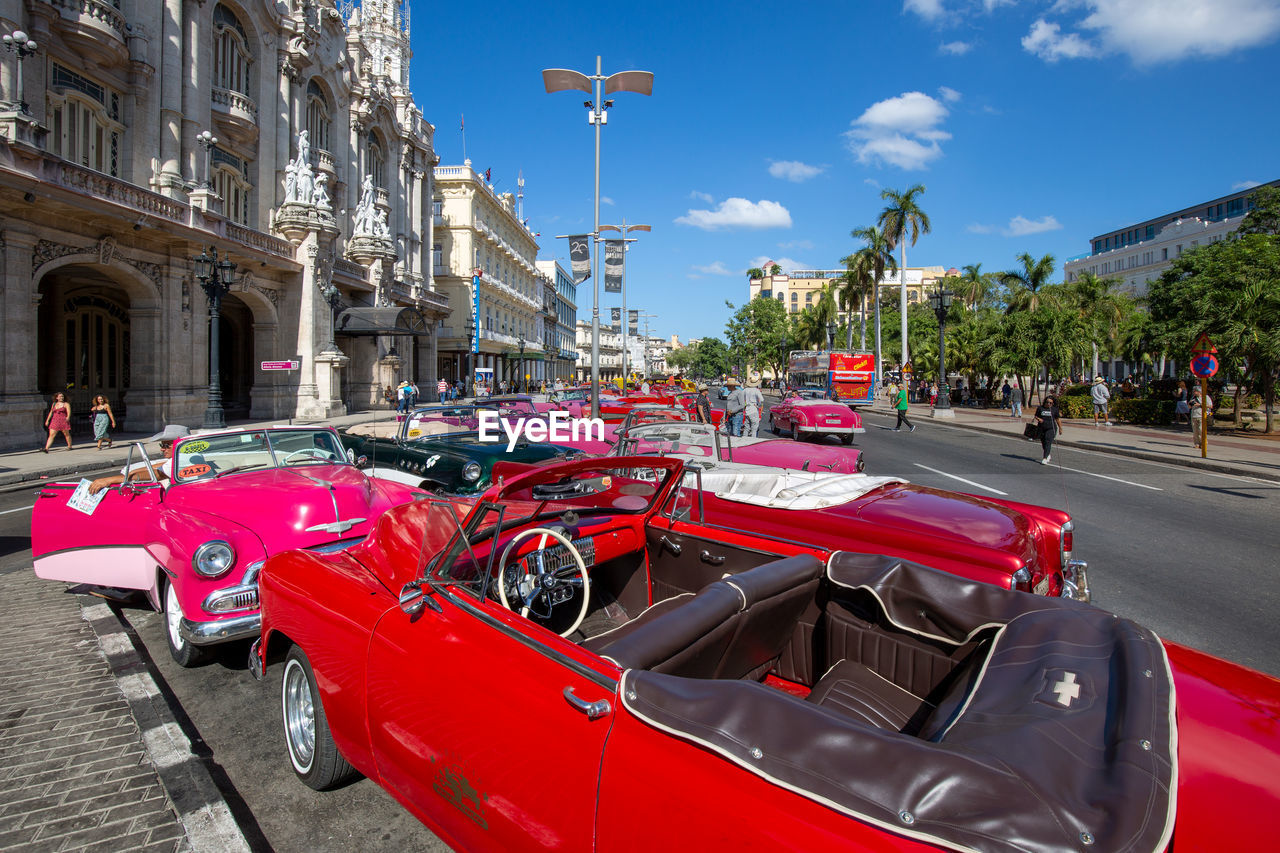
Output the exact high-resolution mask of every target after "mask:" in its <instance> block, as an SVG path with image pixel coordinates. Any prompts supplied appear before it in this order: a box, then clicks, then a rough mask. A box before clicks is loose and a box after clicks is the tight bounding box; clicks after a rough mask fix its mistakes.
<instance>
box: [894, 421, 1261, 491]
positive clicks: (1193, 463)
mask: <svg viewBox="0 0 1280 853" xmlns="http://www.w3.org/2000/svg"><path fill="white" fill-rule="evenodd" d="M872 412H874V413H875V414H878V415H885V417H893V415H892V414H891V413H887V412H883V411H881V410H879V409H872ZM932 422H933V421H926V420H924V419H923V418H921V419H920V423H932ZM945 426H949V427H955V428H956V429H967V430H970V431H972V432H985V433H987V434H989V435H1002V436H1004V437H1006V438H1012V439H1017V438H1020V436H1018V435H1015V434H1013V433H1010V432H1006V431H1005V430H1001V429H996V428H995V427H986V426H981V425H979V424H967V423H961V422H959V421H948V422H947V423H946V424H945ZM1053 443H1054V445H1055V446H1059V447H1070V448H1073V449H1075V450H1093V451H1096V452H1098V453H1109V454H1111V455H1112V456H1125V457H1128V458H1130V459H1142V460H1144V461H1147V462H1163V463H1165V464H1168V465H1181V466H1182V467H1183V468H1197V469H1199V470H1201V471H1212V472H1214V473H1215V474H1231V475H1233V476H1236V477H1250V478H1253V479H1255V480H1266V481H1268V482H1280V473H1274V474H1273V473H1271V472H1270V471H1257V470H1254V469H1253V468H1246V467H1243V466H1240V465H1229V464H1227V463H1225V462H1213V461H1211V460H1207V459H1187V458H1185V457H1182V456H1163V455H1161V454H1159V453H1147V452H1145V451H1141V450H1121V449H1120V448H1118V447H1110V446H1108V445H1105V444H1085V443H1083V442H1079V441H1067V440H1063V439H1061V438H1059V439H1055V440H1054V442H1053Z"/></svg>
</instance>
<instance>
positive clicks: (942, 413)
mask: <svg viewBox="0 0 1280 853" xmlns="http://www.w3.org/2000/svg"><path fill="white" fill-rule="evenodd" d="M955 416H956V410H955V409H953V408H951V407H950V406H947V407H946V408H945V409H943V408H940V407H938V406H934V407H933V415H932V417H935V418H954V417H955Z"/></svg>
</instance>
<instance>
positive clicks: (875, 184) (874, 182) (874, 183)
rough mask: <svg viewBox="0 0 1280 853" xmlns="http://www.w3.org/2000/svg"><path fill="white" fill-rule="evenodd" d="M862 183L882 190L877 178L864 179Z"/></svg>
mask: <svg viewBox="0 0 1280 853" xmlns="http://www.w3.org/2000/svg"><path fill="white" fill-rule="evenodd" d="M862 182H863V183H864V184H866V185H867V186H869V187H872V188H874V189H877V190H878V189H880V182H879V181H877V180H876V179H875V178H863V179H862Z"/></svg>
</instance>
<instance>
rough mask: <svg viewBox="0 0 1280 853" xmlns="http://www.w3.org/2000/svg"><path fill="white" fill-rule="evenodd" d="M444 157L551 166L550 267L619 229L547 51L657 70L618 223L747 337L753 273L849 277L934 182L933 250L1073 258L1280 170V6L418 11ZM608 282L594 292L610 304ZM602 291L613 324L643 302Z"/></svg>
mask: <svg viewBox="0 0 1280 853" xmlns="http://www.w3.org/2000/svg"><path fill="white" fill-rule="evenodd" d="M411 6H412V7H413V8H412V13H413V17H414V20H413V32H412V42H413V49H414V57H413V60H412V66H411V69H412V70H411V74H412V86H413V92H414V96H415V100H416V102H417V103H418V105H419V107H421V109H422V110H423V113H424V115H425V117H426V119H427V120H428V121H430V122H431V123H432V124H433V125H434V126H435V140H434V144H435V150H436V153H437V154H438V155H439V156H440V158H441V159H440V162H441V164H442V165H454V164H460V163H461V162H462V161H463V157H464V152H463V133H462V132H461V131H460V126H461V124H462V117H463V116H464V115H465V128H466V129H465V145H466V151H465V155H466V156H467V157H469V158H470V159H471V160H472V165H473V167H474V168H475V169H477V170H478V171H480V172H483V171H484V170H486V169H490V170H492V183H493V185H494V187H495V189H496V190H497V191H498V192H506V191H510V192H515V191H516V182H517V176H518V175H519V174H520V173H523V176H524V180H525V195H524V215H525V217H527V218H528V220H529V226H530V228H532V229H533V230H534V231H536V232H540V233H541V237H539V238H538V240H539V245H540V247H541V248H540V251H539V258H544V259H545V258H555V259H559V260H560V261H561V263H562V264H563V265H564V266H565V267H566V268H567V267H568V246H567V243H568V241H567V240H557V239H555V235H557V234H576V233H583V232H589V231H591V228H592V221H593V183H592V181H593V160H594V144H595V142H594V140H595V136H594V129H593V128H592V127H591V126H590V125H588V124H587V113H588V110H587V109H586V108H585V107H584V106H583V101H584V100H589V96H588V95H586V94H585V93H579V92H559V93H553V94H548V93H546V92H545V90H544V88H543V85H542V76H541V71H542V69H544V68H557V67H558V68H569V69H573V70H577V71H581V72H584V73H588V74H590V73H592V72H594V70H595V61H596V56H597V55H600V56H601V57H602V61H603V71H604V73H605V74H611V73H614V72H617V71H627V70H635V69H639V70H646V71H651V72H653V74H654V85H653V94H652V96H649V97H646V96H643V95H639V94H633V93H619V94H617V95H616V96H614V103H615V105H614V108H613V109H612V110H610V111H609V122H608V124H607V125H606V126H605V127H604V128H603V131H602V134H601V167H600V168H601V184H600V194H601V197H602V204H601V208H600V221H601V222H602V223H606V224H620V223H621V222H622V221H623V220H624V218H625V220H626V221H627V222H628V223H643V224H648V225H651V226H652V227H653V231H652V232H651V233H639V234H637V235H636V236H637V241H636V242H635V243H634V244H632V248H631V251H630V252H629V253H628V270H627V273H628V274H627V290H628V303H629V306H628V307H630V308H639V309H642V310H644V311H647V312H650V313H652V314H655V315H657V316H656V318H655V319H653V320H651V321H650V322H651V325H650V330H651V332H653V333H655V334H659V335H662V336H664V337H665V336H669V335H671V334H679V335H680V336H681V338H682V339H687V338H689V337H703V336H707V335H718V336H723V333H724V324H725V321H726V320H727V319H728V317H729V315H730V313H731V312H730V311H729V309H728V308H726V306H725V300H729V301H731V302H733V303H734V304H736V305H741V304H742V303H743V302H744V301H745V300H746V298H747V278H746V275H745V272H746V270H747V269H748V268H750V267H752V266H759V265H761V264H762V263H763V261H764V260H766V259H768V260H772V261H775V262H777V263H779V264H780V265H781V266H782V267H783V268H784V269H835V268H839V267H840V263H839V261H840V258H842V257H844V256H846V255H848V254H850V253H851V252H853V251H854V250H856V249H857V248H858V243H857V242H856V241H854V240H853V239H852V238H851V237H850V234H849V232H850V231H851V230H852V229H854V228H858V227H864V226H867V225H873V224H875V222H876V218H877V216H878V215H879V213H880V211H881V210H882V209H883V207H884V202H883V201H882V200H881V198H880V192H881V190H882V189H885V188H892V189H897V190H904V189H906V188H907V187H909V186H911V185H914V184H923V185H924V186H925V192H924V194H923V195H922V196H921V197H920V204H921V206H922V207H923V209H924V210H925V212H926V213H927V214H928V215H929V217H930V219H931V220H932V226H933V229H932V232H931V233H930V234H927V235H921V237H920V240H919V242H918V243H916V244H915V245H914V246H911V245H908V247H907V265H908V266H920V265H941V266H944V267H953V266H954V267H963V266H964V265H965V264H978V263H980V264H981V265H982V270H983V271H996V272H998V271H1003V270H1006V269H1012V268H1014V267H1016V266H1017V260H1016V259H1017V256H1018V255H1019V254H1020V253H1022V252H1029V253H1031V254H1032V255H1033V256H1035V257H1036V258H1039V257H1040V256H1041V255H1044V254H1052V255H1054V256H1055V257H1056V258H1057V259H1058V268H1057V276H1058V277H1060V276H1061V269H1062V267H1061V264H1062V262H1063V261H1064V260H1065V259H1067V258H1070V257H1073V256H1075V255H1079V254H1081V253H1084V252H1087V251H1088V249H1089V242H1088V241H1089V238H1090V237H1092V236H1093V235H1095V234H1099V233H1101V232H1103V231H1107V230H1109V229H1113V228H1118V227H1120V226H1122V225H1126V224H1132V223H1136V222H1138V221H1140V220H1143V219H1146V218H1149V217H1151V216H1157V215H1159V214H1161V213H1165V212H1169V211H1172V210H1175V209H1178V208H1182V207H1185V206H1188V205H1192V204H1196V203H1199V202H1201V201H1207V200H1209V199H1211V198H1215V197H1218V196H1221V195H1225V194H1228V193H1231V192H1233V191H1235V190H1237V189H1240V188H1243V187H1246V186H1250V185H1253V184H1256V183H1261V182H1265V181H1270V180H1274V179H1276V178H1280V157H1278V156H1277V154H1278V153H1280V110H1277V109H1276V106H1275V80H1276V78H1277V73H1278V72H1280V0H1057V2H1044V1H1043V0H1040V1H1039V2H1037V0H906V2H888V0H885V2H881V0H848V2H843V3H826V2H812V3H809V2H802V3H790V4H783V3H769V4H764V3H729V2H724V0H703V2H693V3H691V2H681V3H673V2H669V0H649V2H645V3H629V4H627V3H624V4H615V5H613V6H610V5H607V4H582V3H576V2H559V3H554V4H542V3H529V2H527V0H520V2H514V0H513V1H512V2H508V0H503V2H490V3H485V2H476V3H470V4H461V3H449V4H432V5H431V6H430V7H424V6H422V5H420V4H419V3H418V2H416V0H415V2H412V3H411ZM592 283H593V282H592V281H591V280H588V281H587V282H585V283H584V284H583V285H582V286H581V287H580V288H579V298H578V316H579V319H587V320H589V319H590V316H591V306H592V289H593V288H592ZM619 304H620V301H619V298H618V296H617V295H615V294H604V293H601V302H600V306H601V314H602V318H603V322H607V321H608V312H607V309H608V308H610V307H612V306H616V305H619Z"/></svg>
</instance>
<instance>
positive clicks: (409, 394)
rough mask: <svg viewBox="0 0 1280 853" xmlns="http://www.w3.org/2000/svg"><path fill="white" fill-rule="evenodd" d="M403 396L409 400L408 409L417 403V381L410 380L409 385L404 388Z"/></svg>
mask: <svg viewBox="0 0 1280 853" xmlns="http://www.w3.org/2000/svg"><path fill="white" fill-rule="evenodd" d="M404 396H405V399H406V400H408V401H409V408H410V409H412V408H413V407H414V406H416V405H418V383H417V382H414V381H413V380H410V381H409V387H408V388H405V389H404Z"/></svg>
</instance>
